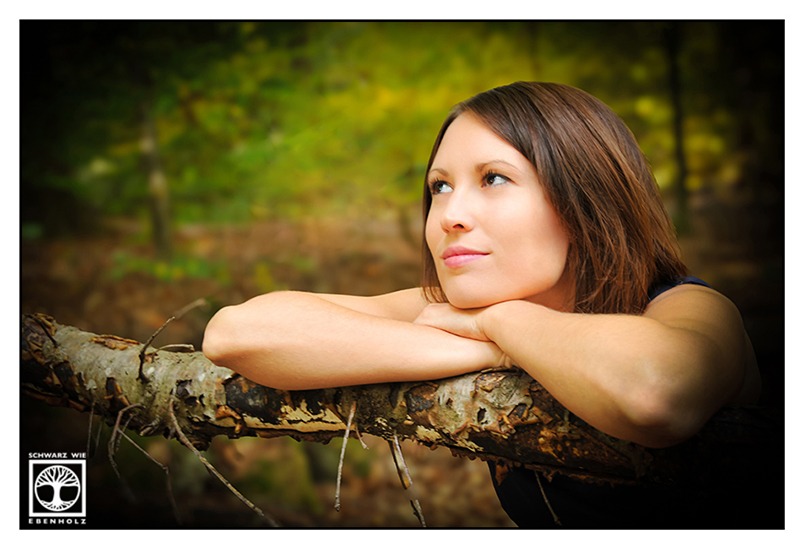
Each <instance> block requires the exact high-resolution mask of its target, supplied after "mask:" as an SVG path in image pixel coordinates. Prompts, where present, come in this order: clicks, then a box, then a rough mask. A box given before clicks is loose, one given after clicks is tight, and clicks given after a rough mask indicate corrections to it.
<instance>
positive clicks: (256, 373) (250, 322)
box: [204, 285, 759, 447]
mask: <svg viewBox="0 0 805 550" xmlns="http://www.w3.org/2000/svg"><path fill="white" fill-rule="evenodd" d="M204 353H205V354H206V355H207V356H208V357H209V358H210V359H211V360H212V361H213V362H215V363H217V364H219V365H222V366H226V367H229V368H232V369H233V370H236V371H238V372H240V373H241V374H243V375H244V376H246V377H248V378H250V379H252V380H254V381H255V382H258V383H261V384H265V385H268V386H273V387H278V388H283V389H306V388H322V387H334V386H346V385H356V384H368V383H375V382H393V381H412V380H427V379H438V378H443V377H447V376H455V375H459V374H464V373H467V372H473V371H477V370H480V369H483V368H486V367H490V366H503V365H511V364H515V365H517V366H519V367H520V368H522V369H524V370H525V371H526V372H528V373H529V374H530V375H531V376H532V377H534V378H535V379H536V380H537V381H539V382H540V383H541V384H542V385H543V386H544V387H545V388H546V389H547V390H548V391H549V392H551V394H552V395H553V396H554V397H555V398H556V399H557V400H559V401H560V402H561V403H562V404H563V405H565V406H566V407H567V408H568V409H570V410H571V411H573V413H574V414H576V415H577V416H579V417H581V418H582V419H584V420H585V421H587V422H588V423H590V424H591V425H593V426H595V427H596V428H598V429H600V430H602V431H604V432H606V433H608V434H610V435H612V436H614V437H619V438H623V439H628V440H630V441H635V442H637V443H640V444H643V445H647V446H655V447H662V446H668V445H672V444H674V443H677V442H679V441H682V440H684V439H686V438H688V437H690V436H691V435H693V434H694V433H696V431H698V429H699V428H700V427H701V425H702V424H703V423H704V422H706V421H707V419H709V418H710V416H711V415H712V414H713V413H714V412H715V411H716V410H718V409H719V408H720V407H721V406H723V405H725V404H727V403H746V402H751V401H752V400H753V399H756V398H757V393H758V392H759V376H758V374H757V367H756V365H755V364H754V362H753V360H754V355H753V353H752V350H751V345H749V343H748V339H747V338H746V335H745V332H744V329H743V324H742V321H741V318H740V315H739V314H738V312H737V310H736V309H735V307H734V306H733V305H732V303H731V302H729V301H728V300H727V299H726V298H724V297H723V296H721V295H720V294H718V293H717V292H715V291H712V290H710V289H708V288H704V287H698V286H693V285H683V286H680V287H677V288H676V289H673V290H670V291H668V292H666V293H664V294H663V295H661V296H660V297H659V298H657V299H656V300H654V301H653V302H652V303H651V304H650V306H649V307H648V309H647V310H646V312H645V313H644V314H643V315H639V316H636V315H590V314H574V313H562V312H557V311H554V310H551V309H548V308H545V307H542V306H539V305H536V304H532V303H529V302H524V301H510V302H501V303H499V304H494V305H492V306H489V307H486V308H481V309H476V310H460V309H456V308H454V307H452V306H450V305H449V304H428V303H427V302H426V300H425V299H424V297H423V296H422V294H421V292H420V290H419V289H410V290H404V291H400V292H395V293H391V294H386V295H382V296H377V297H356V296H338V295H314V294H307V293H297V292H281V293H272V294H268V295H264V296H259V297H257V298H254V299H252V300H249V301H248V302H245V303H244V304H241V305H239V306H233V307H228V308H224V309H222V310H221V311H220V312H219V313H218V314H216V316H215V317H214V318H213V319H212V320H211V321H210V323H209V325H208V327H207V332H206V334H205V339H204Z"/></svg>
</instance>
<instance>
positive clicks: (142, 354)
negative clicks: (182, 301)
mask: <svg viewBox="0 0 805 550" xmlns="http://www.w3.org/2000/svg"><path fill="white" fill-rule="evenodd" d="M206 304H207V300H205V299H204V298H199V299H197V300H194V301H192V302H190V303H189V304H187V305H186V306H184V307H183V308H181V309H180V310H178V311H177V312H176V313H174V314H173V315H171V316H170V317H169V318H168V320H167V321H165V322H164V323H162V326H161V327H159V328H158V329H157V330H156V332H154V334H152V335H151V337H150V338H149V339H148V341H147V342H146V343H145V344H144V345H143V347H142V349H141V350H140V369H139V371H138V372H137V380H139V381H140V382H142V383H143V384H147V383H148V382H149V380H148V377H147V376H146V375H145V373H144V372H143V364H145V350H147V349H148V346H150V345H151V343H152V342H153V341H154V339H156V337H157V336H159V333H160V332H162V331H163V330H164V329H165V327H166V326H168V325H169V324H170V323H171V322H173V321H175V320H176V319H180V318H181V317H182V316H183V315H184V314H185V313H187V312H188V311H190V310H192V309H195V308H197V307H201V306H203V305H206Z"/></svg>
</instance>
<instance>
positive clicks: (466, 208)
mask: <svg viewBox="0 0 805 550" xmlns="http://www.w3.org/2000/svg"><path fill="white" fill-rule="evenodd" d="M446 203H447V204H445V205H444V206H443V207H442V211H441V213H440V216H439V220H440V222H441V226H442V229H443V230H444V231H445V232H446V233H450V232H454V231H471V230H472V228H473V227H474V226H475V215H474V207H473V201H472V197H470V196H469V195H468V194H467V193H465V192H464V190H463V189H456V190H455V191H453V192H452V193H450V196H449V198H448V200H447V201H446Z"/></svg>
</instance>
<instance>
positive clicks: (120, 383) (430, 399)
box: [21, 314, 781, 485]
mask: <svg viewBox="0 0 805 550" xmlns="http://www.w3.org/2000/svg"><path fill="white" fill-rule="evenodd" d="M141 358H142V360H141ZM21 382H22V388H23V391H24V393H25V394H27V395H29V396H32V397H35V398H38V399H41V400H44V401H46V402H47V403H49V404H51V405H57V406H69V407H72V408H75V409H77V410H79V411H84V412H90V411H91V412H92V413H93V414H96V415H100V416H102V417H104V418H105V419H106V421H107V422H109V423H113V422H115V420H116V419H117V416H118V413H119V412H120V411H121V410H123V409H124V408H126V407H129V406H130V405H135V404H136V405H138V407H132V408H129V409H127V410H126V414H127V415H131V416H130V418H128V417H127V421H128V424H127V426H128V428H130V429H134V430H136V431H137V432H139V433H140V434H141V435H163V436H165V437H173V436H174V435H175V434H173V432H172V430H171V425H172V424H171V420H170V414H169V411H170V408H173V410H174V411H175V416H176V418H177V419H178V421H179V424H180V426H181V429H182V432H183V433H184V434H185V435H187V437H188V438H189V439H190V440H191V441H192V442H193V444H194V445H195V446H197V447H198V448H204V447H205V446H206V445H208V444H209V442H210V440H211V439H212V438H213V437H215V436H217V435H225V436H227V437H230V438H236V437H244V436H260V437H277V436H282V435H288V436H291V437H294V438H297V439H305V440H310V441H319V442H327V441H329V440H330V439H332V438H333V437H340V436H342V435H343V432H344V430H345V422H346V419H347V417H348V415H349V412H350V409H351V407H352V405H353V403H355V404H356V412H355V416H354V421H353V423H352V426H353V430H354V429H355V428H357V429H358V430H359V431H360V432H362V433H365V434H372V435H375V436H379V437H381V438H384V439H387V440H392V439H393V438H394V435H395V434H396V435H397V436H398V437H401V438H409V439H414V440H417V441H418V442H420V443H423V444H426V445H441V446H446V447H448V448H450V449H451V450H452V451H453V452H454V453H456V454H460V455H466V456H470V457H477V458H481V459H484V460H497V461H501V462H504V463H509V464H517V465H525V466H527V467H529V468H532V469H535V470H540V471H542V472H545V473H546V474H548V475H554V474H556V473H563V474H566V475H570V476H573V477H576V478H580V479H584V480H588V481H591V482H609V483H624V482H625V483H635V482H638V483H650V484H666V483H675V484H680V483H683V484H694V485H701V484H703V483H706V481H707V480H708V479H710V478H711V477H712V476H713V474H714V473H718V474H719V475H720V476H722V477H723V476H724V475H726V474H725V472H734V471H745V470H746V469H747V468H750V469H754V470H756V469H758V468H763V467H764V466H763V464H762V463H761V464H758V462H757V457H758V456H759V454H760V455H762V454H764V453H767V452H768V451H769V450H770V443H773V442H774V441H781V439H776V438H777V436H778V435H779V434H778V433H777V431H776V430H775V423H774V422H772V421H771V420H770V419H769V418H768V417H767V416H766V415H765V413H764V411H762V410H754V409H729V410H723V411H721V412H720V413H719V414H718V415H716V417H715V418H713V420H712V421H711V422H710V423H709V424H708V425H707V426H706V427H705V428H704V429H703V430H702V431H701V432H700V434H699V435H697V436H696V437H694V438H693V439H692V440H690V441H688V442H687V443H685V444H682V445H678V446H676V447H673V448H670V449H663V450H655V449H647V448H644V447H641V446H639V445H635V444H633V443H629V442H625V441H621V440H617V439H613V438H611V437H609V436H607V435H605V434H603V433H602V432H600V431H598V430H595V429H594V428H592V427H590V426H589V425H587V424H586V423H584V422H583V421H582V420H580V419H578V418H576V417H575V416H574V415H572V414H570V413H569V412H568V411H567V410H566V409H565V408H564V407H562V406H561V405H560V404H559V403H558V402H557V401H556V400H554V399H553V398H552V397H551V396H550V394H548V392H547V391H545V389H544V388H542V387H541V386H540V385H539V384H538V383H537V382H535V381H534V380H533V379H531V378H530V377H529V376H528V375H526V374H525V373H524V372H523V371H521V370H505V371H487V372H480V373H474V374H469V375H465V376H460V377H456V378H450V379H444V380H439V381H432V382H412V383H395V384H377V385H367V386H356V387H345V388H334V389H324V390H315V391H280V390H275V389H272V388H268V387H265V386H260V385H257V384H255V383H253V382H251V381H250V380H247V379H245V378H243V377H242V376H240V375H238V374H236V373H234V372H233V371H231V370H229V369H226V368H223V367H219V366H216V365H214V364H212V363H211V362H210V361H209V360H207V359H206V358H205V357H204V356H203V354H201V353H199V352H189V353H187V352H177V351H169V350H166V349H160V350H157V349H154V348H152V347H148V348H147V349H144V345H143V344H141V343H139V342H136V341H133V340H128V339H125V338H121V337H119V336H111V335H97V334H92V333H88V332H84V331H81V330H79V329H77V328H74V327H69V326H62V325H59V324H58V323H57V322H56V321H55V320H54V319H52V318H51V317H48V316H45V315H41V314H36V315H28V316H24V318H23V321H22V341H21Z"/></svg>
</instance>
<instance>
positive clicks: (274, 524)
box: [168, 403, 280, 527]
mask: <svg viewBox="0 0 805 550" xmlns="http://www.w3.org/2000/svg"><path fill="white" fill-rule="evenodd" d="M174 406H175V403H171V406H169V407H168V414H169V415H170V420H171V423H172V424H173V429H174V431H175V433H176V437H178V438H179V441H181V442H182V444H183V445H184V446H185V447H187V448H188V449H190V450H191V451H193V454H195V455H196V458H198V459H199V460H200V461H201V463H202V464H204V466H206V468H207V469H208V470H209V471H210V473H212V474H213V475H214V476H215V477H216V478H218V480H219V481H220V482H221V483H223V484H224V486H225V487H226V488H227V489H229V490H230V491H231V492H232V494H233V495H235V496H236V497H238V499H239V500H240V501H241V502H242V503H244V504H245V505H246V506H248V507H249V508H250V509H251V510H252V511H253V512H255V513H256V514H257V515H258V516H260V517H261V518H263V519H264V520H265V521H266V522H267V523H268V524H269V525H271V526H272V527H280V524H279V523H277V521H276V520H275V519H274V518H272V517H271V516H268V515H266V514H265V512H263V511H262V510H261V509H260V508H258V507H257V506H256V505H254V504H253V503H252V502H251V501H250V500H249V499H247V498H246V497H245V496H243V495H242V494H241V493H240V491H238V490H237V489H235V487H233V486H232V484H231V483H229V482H228V481H227V480H226V478H225V477H224V476H222V475H221V474H220V472H218V470H216V469H215V467H214V466H213V465H212V464H210V462H209V461H208V460H207V459H206V458H204V456H203V455H202V454H201V453H200V452H199V450H198V449H196V447H195V446H194V445H193V444H192V443H191V442H190V440H189V439H187V436H186V435H185V434H184V432H183V431H182V428H181V427H180V426H179V421H178V420H177V419H176V414H175V413H174V412H173V409H174Z"/></svg>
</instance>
